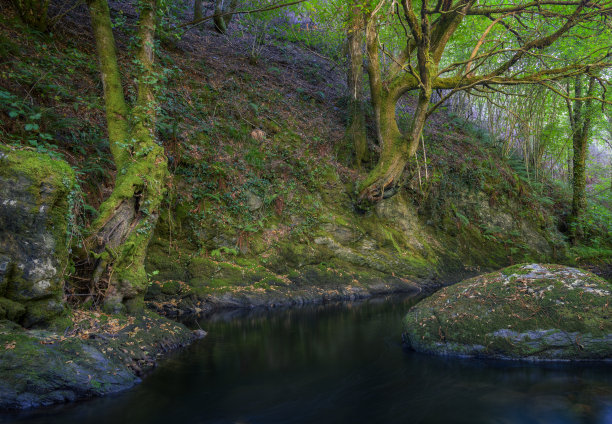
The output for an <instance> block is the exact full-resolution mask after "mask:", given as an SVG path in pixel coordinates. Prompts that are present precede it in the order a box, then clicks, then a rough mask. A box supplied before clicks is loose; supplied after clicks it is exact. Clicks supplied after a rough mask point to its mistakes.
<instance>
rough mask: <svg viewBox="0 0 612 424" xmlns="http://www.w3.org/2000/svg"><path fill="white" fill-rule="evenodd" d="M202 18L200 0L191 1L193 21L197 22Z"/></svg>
mask: <svg viewBox="0 0 612 424" xmlns="http://www.w3.org/2000/svg"><path fill="white" fill-rule="evenodd" d="M203 17H204V14H203V13H202V0H193V20H194V21H197V20H200V19H202V18H203Z"/></svg>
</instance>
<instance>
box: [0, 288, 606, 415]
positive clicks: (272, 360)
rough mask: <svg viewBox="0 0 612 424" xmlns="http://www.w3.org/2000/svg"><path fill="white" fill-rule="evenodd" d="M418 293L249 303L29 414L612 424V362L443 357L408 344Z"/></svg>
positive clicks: (194, 324) (207, 319) (204, 322)
mask: <svg viewBox="0 0 612 424" xmlns="http://www.w3.org/2000/svg"><path fill="white" fill-rule="evenodd" d="M415 302H416V299H415V298H410V297H403V298H377V299H371V300H369V301H363V302H348V303H338V304H332V305H316V306H306V307H302V308H295V309H286V310H279V309H273V310H250V311H245V310H237V311H228V312H224V313H217V314H215V315H213V316H210V317H208V318H205V319H202V320H200V322H198V323H196V322H192V323H190V325H192V326H194V328H197V326H198V325H199V326H201V327H202V328H203V329H205V330H207V331H208V332H209V335H208V336H207V337H206V338H205V339H203V340H200V341H198V342H196V343H195V344H193V345H192V346H190V347H189V348H187V349H184V350H182V351H180V352H177V353H175V354H173V355H172V356H171V357H170V358H168V359H166V360H164V361H162V363H161V364H160V366H159V367H158V368H157V369H156V370H155V371H154V372H152V373H151V375H149V376H148V377H147V378H146V379H145V380H144V381H143V383H142V384H140V385H139V386H137V387H136V388H135V389H133V390H130V391H128V392H125V393H121V394H118V395H114V396H110V397H106V398H101V399H94V400H90V401H85V402H79V403H74V404H71V405H65V406H59V407H54V408H49V409H43V410H38V411H34V412H29V413H20V414H16V415H9V416H7V415H4V416H0V422H1V423H5V422H19V423H73V422H74V423H105V424H106V423H109V424H110V423H113V424H120V423H130V424H138V423H163V424H170V423H190V424H195V423H240V424H247V423H253V424H254V423H261V424H274V423H283V424H285V423H286V424H290V423H309V424H310V423H312V424H314V423H317V424H324V423H351V424H352V423H368V424H371V423H445V424H451V423H466V424H467V423H469V424H478V423H495V424H510V423H512V424H514V423H525V424H527V423H529V424H531V423H542V424H566V423H567V424H569V423H597V424H611V423H612V369H611V368H610V366H607V367H606V366H568V365H564V366H560V365H552V364H548V365H544V366H541V365H540V366H535V365H532V364H524V363H523V364H520V363H506V362H487V361H481V360H461V359H448V358H438V357H432V356H427V355H422V354H417V353H414V352H410V351H407V350H404V349H403V348H402V345H401V331H402V328H401V319H402V316H403V315H404V314H405V313H406V311H407V310H408V309H409V308H410V306H411V305H412V304H414V303H415Z"/></svg>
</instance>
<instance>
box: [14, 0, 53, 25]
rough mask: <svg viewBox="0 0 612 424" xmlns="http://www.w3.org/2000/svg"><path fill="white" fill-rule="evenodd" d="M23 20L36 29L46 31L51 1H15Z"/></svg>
mask: <svg viewBox="0 0 612 424" xmlns="http://www.w3.org/2000/svg"><path fill="white" fill-rule="evenodd" d="M13 4H14V5H15V7H16V8H17V11H18V12H19V16H20V17H21V19H22V20H23V21H24V22H25V23H26V24H28V25H29V26H31V27H32V28H34V29H37V30H39V31H46V30H47V24H48V14H47V10H48V9H49V0H13Z"/></svg>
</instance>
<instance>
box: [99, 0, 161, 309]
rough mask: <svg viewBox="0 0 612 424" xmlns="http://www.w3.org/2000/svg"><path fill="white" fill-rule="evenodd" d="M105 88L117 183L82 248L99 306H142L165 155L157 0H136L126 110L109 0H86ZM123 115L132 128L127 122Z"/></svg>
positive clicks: (135, 307) (107, 117)
mask: <svg viewBox="0 0 612 424" xmlns="http://www.w3.org/2000/svg"><path fill="white" fill-rule="evenodd" d="M88 4H89V9H90V14H91V21H92V26H93V30H94V36H95V39H96V47H97V52H98V58H99V62H100V70H101V78H102V82H103V88H104V100H105V106H106V120H107V129H108V136H109V144H110V147H111V153H112V154H113V159H114V161H115V165H116V167H117V176H116V179H115V187H114V189H113V192H112V193H111V195H110V196H109V198H108V199H106V200H105V201H104V203H103V204H102V205H101V206H100V211H99V212H100V214H99V216H98V218H97V219H96V221H95V222H94V223H93V224H92V226H91V230H92V234H93V235H92V236H91V237H90V238H89V239H88V240H87V247H88V248H89V249H90V251H91V256H92V257H93V259H92V262H93V266H94V272H93V276H92V282H93V285H94V287H100V282H105V283H106V284H103V287H104V293H103V298H104V306H105V308H106V309H108V310H111V311H114V312H117V311H121V310H123V309H127V311H128V312H135V311H137V310H140V309H141V308H142V307H143V298H144V292H145V290H146V286H147V276H146V272H145V270H144V259H145V254H146V249H147V246H148V244H149V240H150V238H151V236H152V233H153V229H154V228H155V224H156V222H157V216H158V211H159V207H160V204H161V201H162V199H163V195H164V190H165V182H166V177H167V175H168V169H167V160H166V157H165V155H164V151H163V148H162V147H161V146H159V145H158V144H157V143H156V140H155V109H156V107H155V79H154V69H153V58H154V34H155V9H156V3H155V0H146V1H143V2H141V3H140V18H139V29H138V36H139V47H138V52H137V54H136V57H137V63H138V65H137V66H138V69H137V74H138V79H137V84H138V94H137V100H136V104H135V105H134V106H133V108H132V110H131V111H129V112H128V107H127V105H126V102H125V98H124V95H123V88H122V86H121V75H120V72H119V66H118V63H117V56H116V52H115V41H114V37H113V33H112V29H111V28H112V27H111V20H110V13H109V9H108V3H107V0H89V2H88ZM128 117H129V118H130V121H131V122H132V127H131V128H130V126H129V125H128Z"/></svg>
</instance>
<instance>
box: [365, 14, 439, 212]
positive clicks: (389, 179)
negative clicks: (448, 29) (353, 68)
mask: <svg viewBox="0 0 612 424" xmlns="http://www.w3.org/2000/svg"><path fill="white" fill-rule="evenodd" d="M421 36H422V38H421V39H420V40H419V42H418V43H417V57H418V62H419V75H420V84H419V85H418V86H417V87H418V91H419V97H418V102H417V107H416V110H415V113H414V115H413V117H412V121H411V123H410V127H409V129H408V131H407V133H406V134H404V135H402V134H401V132H400V130H399V128H398V126H397V121H396V119H395V108H396V105H397V102H398V100H399V99H400V97H401V95H402V94H403V93H404V92H405V89H406V86H405V85H404V84H402V81H401V79H400V81H399V83H393V81H392V82H391V83H389V82H386V83H384V84H383V80H382V77H381V72H380V64H379V57H378V54H379V53H378V35H377V33H376V29H375V25H374V21H373V20H370V21H369V22H368V23H367V25H366V45H367V53H368V75H369V78H370V92H371V99H372V106H373V108H374V114H375V117H376V126H377V130H378V138H379V143H380V148H381V154H380V158H379V161H378V164H377V165H376V167H375V168H374V169H373V170H372V171H371V172H370V173H369V175H368V176H367V178H366V179H365V180H364V181H362V182H361V184H360V185H359V188H358V192H359V195H358V203H359V204H360V205H361V206H362V207H367V206H368V205H369V204H372V203H375V202H378V201H380V200H381V199H384V198H386V197H389V196H392V195H393V194H395V192H396V191H397V187H398V186H399V185H400V183H401V177H402V174H403V172H404V169H405V167H406V165H407V164H408V161H409V159H410V158H411V157H412V156H413V155H414V154H415V153H416V151H417V148H418V146H419V140H420V138H421V134H422V132H423V127H424V126H425V122H426V120H427V114H428V111H429V101H430V99H431V95H432V92H433V90H432V81H433V76H434V75H435V69H436V67H435V65H434V63H433V62H432V59H431V57H430V54H429V48H428V45H429V34H428V28H424V30H423V32H422V34H421Z"/></svg>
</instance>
